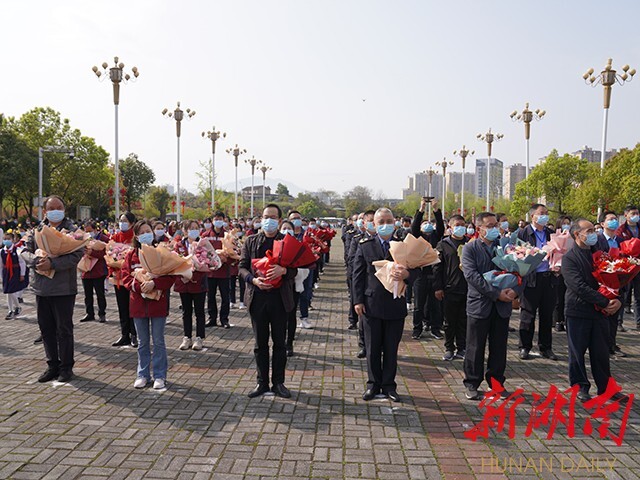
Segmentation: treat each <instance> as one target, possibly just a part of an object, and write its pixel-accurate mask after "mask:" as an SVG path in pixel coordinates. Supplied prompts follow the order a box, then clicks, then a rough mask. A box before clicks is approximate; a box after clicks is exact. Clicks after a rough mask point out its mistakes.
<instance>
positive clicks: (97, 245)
mask: <svg viewBox="0 0 640 480" xmlns="http://www.w3.org/2000/svg"><path fill="white" fill-rule="evenodd" d="M87 246H88V247H89V248H90V249H91V250H96V251H100V250H104V249H105V248H107V244H106V243H104V242H103V241H101V240H91V241H90V242H89V245H87ZM96 263H98V259H97V258H95V257H92V256H90V255H87V254H86V253H85V254H84V256H83V257H82V258H81V259H80V261H79V262H78V270H80V271H81V272H89V271H91V269H92V268H93V267H95V266H96Z"/></svg>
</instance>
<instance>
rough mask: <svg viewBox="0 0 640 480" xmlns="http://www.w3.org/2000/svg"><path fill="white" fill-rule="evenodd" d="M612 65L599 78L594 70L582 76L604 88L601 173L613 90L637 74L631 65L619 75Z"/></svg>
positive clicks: (600, 205)
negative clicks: (630, 67)
mask: <svg viewBox="0 0 640 480" xmlns="http://www.w3.org/2000/svg"><path fill="white" fill-rule="evenodd" d="M612 63H613V60H612V59H609V60H607V65H606V66H605V67H604V70H602V72H600V74H599V75H598V76H597V77H595V76H594V75H593V68H590V69H589V70H587V72H586V73H585V74H584V75H582V78H583V79H584V81H585V82H586V83H587V85H591V86H593V87H595V86H596V85H598V84H600V85H602V86H603V87H604V116H603V119H602V153H601V154H600V173H602V172H603V171H604V157H605V153H606V151H607V127H608V123H609V106H610V105H611V88H612V87H613V85H614V84H615V83H616V82H618V84H620V85H624V83H625V82H630V81H631V80H633V76H634V75H635V74H636V69H635V68H632V69H629V65H625V66H624V67H622V72H623V73H622V75H618V74H617V73H616V71H615V70H614V69H613V67H612V66H611V64H612ZM602 203H603V202H602V199H601V200H600V202H598V219H599V218H600V214H601V213H602Z"/></svg>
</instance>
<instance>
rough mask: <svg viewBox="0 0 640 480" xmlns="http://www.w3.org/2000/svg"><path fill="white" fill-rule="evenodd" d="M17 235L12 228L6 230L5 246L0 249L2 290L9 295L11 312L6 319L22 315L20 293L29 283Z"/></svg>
mask: <svg viewBox="0 0 640 480" xmlns="http://www.w3.org/2000/svg"><path fill="white" fill-rule="evenodd" d="M16 237H19V235H18V234H14V233H13V231H12V230H11V229H9V230H7V231H6V232H4V239H3V240H2V245H3V248H2V249H1V250H0V270H1V271H2V290H3V292H4V293H5V294H6V295H7V305H8V307H9V313H8V314H7V316H6V317H5V320H11V319H12V318H16V317H17V316H18V315H20V312H21V311H22V307H20V302H19V293H20V292H21V291H22V290H24V289H25V288H26V286H27V284H28V283H29V274H28V272H27V264H26V263H25V261H24V259H23V258H22V257H21V256H19V255H18V248H17V246H16V241H17V239H16Z"/></svg>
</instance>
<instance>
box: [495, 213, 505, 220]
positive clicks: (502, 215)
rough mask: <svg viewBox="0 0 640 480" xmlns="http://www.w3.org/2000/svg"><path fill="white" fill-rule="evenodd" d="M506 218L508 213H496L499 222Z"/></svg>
mask: <svg viewBox="0 0 640 480" xmlns="http://www.w3.org/2000/svg"><path fill="white" fill-rule="evenodd" d="M506 216H507V214H506V213H502V212H501V213H496V218H497V219H498V220H500V219H501V218H502V217H506Z"/></svg>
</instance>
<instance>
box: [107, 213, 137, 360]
mask: <svg viewBox="0 0 640 480" xmlns="http://www.w3.org/2000/svg"><path fill="white" fill-rule="evenodd" d="M135 223H136V216H135V215H134V214H133V213H131V212H125V213H123V214H122V215H121V216H120V223H119V225H118V226H119V228H120V231H119V232H118V233H115V234H114V235H113V236H112V237H111V240H113V241H114V242H116V243H122V244H124V245H129V246H131V245H132V244H133V225H134V224H135ZM109 272H110V275H111V277H112V278H113V288H114V292H115V294H116V303H117V304H118V316H119V318H120V338H119V339H118V340H116V341H115V342H113V343H112V344H111V345H112V346H114V347H122V346H125V345H131V346H132V347H134V348H135V347H137V346H138V339H137V337H136V327H135V325H134V323H133V318H132V317H131V315H130V312H129V291H128V290H127V289H126V288H125V287H124V285H123V280H122V267H119V268H118V267H110V268H109Z"/></svg>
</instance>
